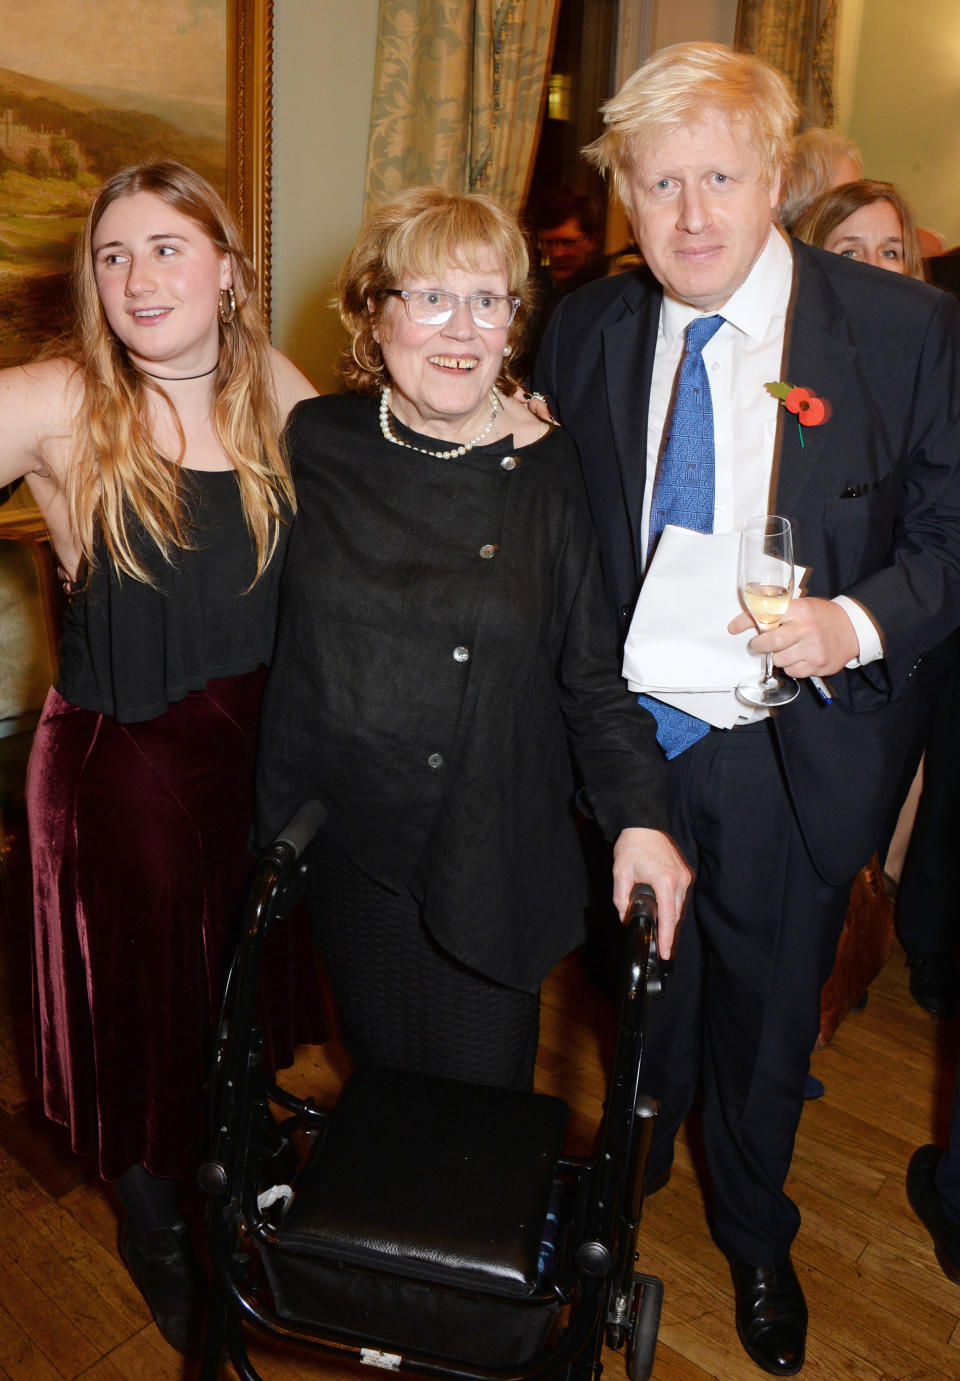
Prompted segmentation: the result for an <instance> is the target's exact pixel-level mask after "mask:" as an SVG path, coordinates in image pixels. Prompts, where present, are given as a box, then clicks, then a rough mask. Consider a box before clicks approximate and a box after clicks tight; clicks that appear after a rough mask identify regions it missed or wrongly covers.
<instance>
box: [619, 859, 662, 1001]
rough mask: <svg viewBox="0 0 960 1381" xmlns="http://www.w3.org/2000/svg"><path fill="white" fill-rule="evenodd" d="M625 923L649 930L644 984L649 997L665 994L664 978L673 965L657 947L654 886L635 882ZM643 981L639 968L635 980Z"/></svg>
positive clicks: (636, 981)
mask: <svg viewBox="0 0 960 1381" xmlns="http://www.w3.org/2000/svg"><path fill="white" fill-rule="evenodd" d="M623 919H624V925H630V924H633V925H636V927H637V929H638V930H646V931H647V932H648V936H649V938H648V942H647V952H646V964H645V966H644V967H645V979H644V980H643V981H644V986H645V988H646V992H647V996H648V997H662V996H663V980H664V979H665V978H666V977H667V975H668V974H669V973H670V970H671V969H672V967H673V965H672V963H671V962H670V960H669V959H661V958H660V953H659V951H658V949H657V898H656V895H655V893H654V890H653V888H652V887H651V886H650V885H649V883H646V882H637V883H634V886H633V889H632V890H631V892H630V902H629V905H628V906H627V914H626V916H624V918H623ZM639 981H641V975H640V972H639V969H638V970H637V971H636V972H635V975H634V982H635V983H638V982H639Z"/></svg>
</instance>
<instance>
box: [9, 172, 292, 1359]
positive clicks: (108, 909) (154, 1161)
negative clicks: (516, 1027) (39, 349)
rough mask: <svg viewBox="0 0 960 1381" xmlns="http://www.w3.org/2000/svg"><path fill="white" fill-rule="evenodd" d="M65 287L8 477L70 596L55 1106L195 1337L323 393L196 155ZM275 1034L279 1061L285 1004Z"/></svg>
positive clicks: (131, 209) (47, 912) (53, 716)
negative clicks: (222, 1094)
mask: <svg viewBox="0 0 960 1381" xmlns="http://www.w3.org/2000/svg"><path fill="white" fill-rule="evenodd" d="M74 294H75V303H76V319H75V325H74V327H73V331H72V333H71V334H70V336H69V337H68V338H67V339H66V340H64V341H63V342H60V343H58V345H57V347H56V349H53V350H51V351H49V352H48V354H47V357H46V358H44V359H43V360H41V361H40V362H38V363H34V364H29V365H25V366H23V367H22V368H16V369H10V370H6V371H4V372H3V373H2V374H0V483H9V482H11V481H12V480H14V479H17V478H19V477H21V476H23V477H25V479H26V482H27V484H28V486H29V487H30V490H31V492H32V494H33V497H34V499H35V500H36V502H37V504H38V505H39V507H40V509H41V510H42V512H43V515H44V517H45V519H46V522H47V526H48V529H49V532H50V538H51V542H52V544H53V547H54V549H55V551H56V554H57V556H58V558H59V561H60V563H61V566H62V567H63V569H64V571H65V572H66V574H67V576H68V577H69V580H70V583H71V589H72V591H73V594H72V597H71V601H70V605H69V608H68V609H67V610H66V613H65V616H64V627H63V639H62V646H61V658H60V674H59V679H58V682H57V686H56V688H55V689H52V690H51V691H50V693H49V695H48V698H47V702H46V705H45V707H44V711H43V715H42V717H41V720H40V724H39V726H38V729H37V733H36V739H35V743H34V748H33V753H32V755H31V759H30V765H29V770H28V786H27V797H28V807H29V812H30V836H31V850H32V855H33V873H34V911H35V953H36V965H37V984H38V1005H39V1013H38V1016H39V1029H40V1060H41V1074H42V1083H43V1097H44V1108H45V1111H46V1113H47V1115H48V1116H49V1117H51V1118H52V1119H54V1120H55V1121H57V1122H60V1123H62V1124H63V1125H64V1126H66V1127H67V1128H68V1129H69V1132H70V1138H71V1143H72V1145H73V1148H74V1150H75V1151H77V1152H78V1153H80V1154H85V1155H95V1156H96V1157H97V1161H98V1165H99V1170H100V1174H101V1176H102V1177H103V1178H104V1179H105V1180H109V1181H113V1182H114V1184H115V1187H116V1189H117V1192H118V1194H119V1197H120V1199H121V1201H122V1204H123V1207H124V1209H125V1213H126V1218H125V1221H124V1224H123V1229H122V1235H121V1248H122V1251H123V1254H124V1257H125V1259H126V1261H127V1264H128V1266H129V1269H130V1271H131V1274H132V1275H133V1277H134V1279H135V1281H136V1282H137V1284H138V1285H139V1287H140V1288H141V1290H142V1291H143V1293H144V1294H145V1296H146V1298H147V1300H148V1302H149V1303H150V1305H151V1308H152V1310H153V1313H154V1316H155V1318H156V1320H157V1323H158V1325H159V1327H160V1329H161V1331H162V1333H163V1334H164V1337H165V1338H166V1339H167V1340H168V1342H170V1343H171V1344H172V1345H173V1346H174V1347H177V1348H178V1349H180V1350H181V1351H183V1350H186V1349H188V1348H189V1347H190V1346H191V1345H192V1343H193V1342H194V1341H195V1338H196V1333H197V1324H198V1308H197V1306H198V1300H199V1294H198V1291H197V1283H198V1282H197V1271H196V1266H195V1263H194V1262H193V1259H192V1257H191V1254H190V1251H189V1247H188V1244H187V1238H186V1233H185V1228H184V1224H183V1221H182V1210H181V1205H180V1201H179V1197H178V1192H177V1185H176V1181H177V1180H178V1179H181V1178H183V1177H190V1178H191V1179H192V1177H193V1175H194V1173H195V1169H196V1166H197V1163H198V1160H199V1158H200V1154H201V1145H202V1140H201V1138H202V1127H203V1094H202V1087H203V1080H204V1075H205V1070H206V1059H207V1055H208V1053H209V1047H210V1040H209V1037H210V1031H211V1025H212V1020H213V1015H214V1014H215V1011H216V1004H217V1001H218V997H219V993H220V991H221V988H222V983H223V977H224V975H223V973H222V968H223V960H224V948H225V945H226V942H227V936H228V929H229V923H230V920H231V916H232V912H233V909H234V907H235V905H236V902H237V900H238V897H239V892H240V889H241V885H242V882H243V879H244V877H245V874H246V872H247V870H248V864H249V857H248V854H247V852H246V841H247V838H248V831H249V823H250V813H251V772H252V761H253V752H254V744H255V737H256V726H257V720H258V714H259V707H260V697H261V691H262V687H263V682H264V679H265V674H266V669H265V663H266V662H267V661H269V659H270V656H271V653H272V650H273V639H274V625H275V604H276V597H277V583H278V579H279V567H280V564H281V555H282V550H283V547H284V545H285V539H286V535H287V531H288V523H289V519H290V515H291V513H292V510H293V502H294V500H293V490H292V487H291V482H290V477H289V472H288V468H287V463H286V459H285V455H284V450H283V447H282V444H281V432H282V428H283V426H284V423H285V420H286V416H287V413H288V412H289V410H290V408H291V407H292V406H293V404H294V403H295V402H297V401H298V399H302V398H305V397H307V396H309V395H310V394H312V392H313V390H312V388H311V387H310V385H309V383H308V382H307V380H306V379H304V378H303V376H302V375H301V374H300V373H299V372H298V371H297V370H296V369H295V368H294V366H293V365H292V364H290V363H289V361H287V360H285V359H284V358H283V357H282V356H280V355H279V354H278V353H277V352H276V351H274V350H273V349H272V348H271V347H270V344H269V340H268V337H267V332H266V329H265V326H264V323H263V320H262V318H261V316H260V313H259V310H258V307H257V303H256V296H255V283H254V274H253V269H252V266H251V264H250V261H249V259H248V257H247V255H246V253H245V251H244V249H243V247H242V244H241V242H240V239H239V235H238V232H237V230H236V228H235V226H234V225H233V222H232V220H231V218H230V216H229V213H228V212H227V210H226V207H225V206H224V205H223V203H222V201H221V200H220V198H219V196H218V195H217V194H216V192H215V191H214V190H213V188H212V187H210V186H209V185H208V184H207V183H206V182H205V181H204V180H203V179H202V178H200V177H199V176H198V175H197V174H196V173H194V172H192V171H191V170H190V169H189V168H186V167H183V166H182V165H180V164H177V163H172V162H160V163H153V164H147V165H144V166H141V167H137V168H131V169H127V170H126V171H124V172H121V173H118V174H117V175H116V176H115V177H113V178H111V179H110V180H109V181H108V182H107V183H106V184H105V186H104V187H103V188H102V189H101V191H100V193H99V195H98V196H97V198H96V200H95V202H94V204H93V206H92V208H91V210H90V213H89V216H88V217H87V221H86V224H85V227H84V230H83V233H82V236H81V239H80V242H79V246H78V250H77V258H76V265H75V272H74ZM287 997H288V998H289V993H288V994H287ZM289 1006H290V1003H289V1001H287V1002H286V1003H285V1004H284V1009H285V1015H286V1014H287V1013H288V1012H289ZM273 1034H274V1036H275V1037H276V1047H277V1049H276V1054H277V1055H278V1057H279V1058H281V1059H283V1058H286V1059H289V1057H290V1055H291V1053H292V1052H291V1041H290V1036H291V1032H290V1029H289V1020H288V1019H287V1020H286V1021H285V1025H281V1024H280V1023H277V1025H276V1029H275V1031H274V1032H273Z"/></svg>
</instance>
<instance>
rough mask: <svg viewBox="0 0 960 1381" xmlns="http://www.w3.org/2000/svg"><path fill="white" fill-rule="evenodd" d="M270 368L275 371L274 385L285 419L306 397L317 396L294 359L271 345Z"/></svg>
mask: <svg viewBox="0 0 960 1381" xmlns="http://www.w3.org/2000/svg"><path fill="white" fill-rule="evenodd" d="M270 369H271V371H272V373H273V386H274V388H275V389H276V394H277V407H278V408H279V410H280V417H281V418H282V419H283V421H286V419H287V418H288V417H289V416H290V413H291V411H292V410H293V408H294V407H295V406H296V404H297V403H302V402H303V400H304V399H305V398H316V397H317V390H316V389H315V388H314V386H313V384H312V383H311V382H310V380H309V379H308V378H307V376H306V375H305V374H303V373H302V372H301V371H300V370H299V369H298V368H297V366H296V365H295V364H294V363H293V361H292V360H289V359H287V357H286V355H283V354H281V352H280V351H279V350H276V349H274V348H272V347H271V350H270Z"/></svg>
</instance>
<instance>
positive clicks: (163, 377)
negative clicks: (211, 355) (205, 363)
mask: <svg viewBox="0 0 960 1381" xmlns="http://www.w3.org/2000/svg"><path fill="white" fill-rule="evenodd" d="M219 366H220V361H219V360H217V363H216V364H215V365H214V366H213V369H205V370H204V371H203V373H202V374H179V375H176V374H175V375H173V376H170V375H167V374H151V373H150V370H149V369H141V370H140V373H141V374H148V375H149V376H150V378H151V379H159V380H160V382H161V383H162V384H185V383H186V382H187V380H188V379H205V378H206V377H207V375H208V374H213V373H214V371H215V370H216V369H218V368H219Z"/></svg>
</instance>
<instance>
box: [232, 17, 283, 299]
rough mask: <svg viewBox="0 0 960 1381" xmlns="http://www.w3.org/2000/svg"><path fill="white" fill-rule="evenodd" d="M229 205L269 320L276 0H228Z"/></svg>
mask: <svg viewBox="0 0 960 1381" xmlns="http://www.w3.org/2000/svg"><path fill="white" fill-rule="evenodd" d="M228 14H229V20H230V22H229V25H228V30H227V34H228V41H227V71H228V73H229V74H230V80H229V82H228V102H227V205H228V206H229V207H230V210H231V211H232V212H233V214H234V215H235V216H236V218H237V221H238V222H239V225H240V231H241V233H242V235H243V242H244V244H245V245H246V247H247V250H248V251H249V253H250V256H251V258H252V259H253V265H254V268H255V269H256V271H257V285H258V289H259V296H260V306H261V308H262V310H263V315H264V317H265V319H266V321H267V325H268V326H269V324H270V289H271V260H270V218H271V187H272V175H273V0H229V7H228Z"/></svg>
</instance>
